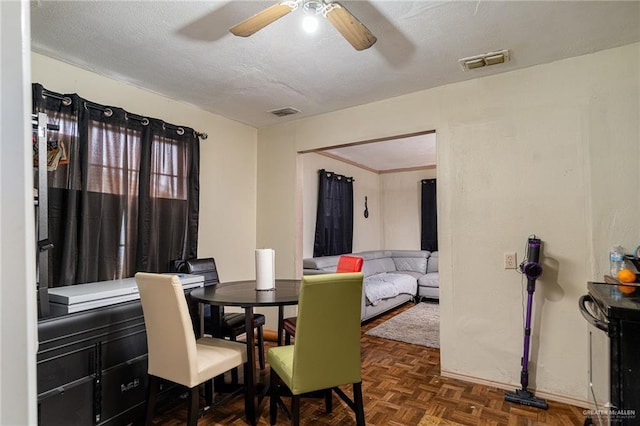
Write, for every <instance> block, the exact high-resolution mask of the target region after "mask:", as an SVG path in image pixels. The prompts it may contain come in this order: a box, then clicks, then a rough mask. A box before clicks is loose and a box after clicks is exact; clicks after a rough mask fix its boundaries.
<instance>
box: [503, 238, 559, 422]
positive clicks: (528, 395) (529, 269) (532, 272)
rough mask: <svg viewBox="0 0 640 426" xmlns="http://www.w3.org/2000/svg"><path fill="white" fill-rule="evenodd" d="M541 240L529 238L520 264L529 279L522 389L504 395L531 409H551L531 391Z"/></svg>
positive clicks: (508, 399) (521, 269) (521, 374)
mask: <svg viewBox="0 0 640 426" xmlns="http://www.w3.org/2000/svg"><path fill="white" fill-rule="evenodd" d="M540 244H541V243H540V239H538V238H536V236H535V235H533V236H531V237H529V242H528V245H527V260H526V261H523V262H522V263H521V264H520V271H521V272H522V273H523V274H524V275H525V276H526V277H527V293H528V296H527V316H526V322H525V326H524V354H523V355H522V359H521V364H522V371H521V372H520V384H521V385H522V389H516V391H515V392H506V393H505V394H504V399H505V401H508V402H515V403H518V404H522V405H528V406H530V407H536V408H542V409H543V410H546V409H547V408H549V406H548V405H547V402H546V401H545V400H544V399H541V398H536V397H535V396H534V395H533V392H531V391H529V390H528V389H527V387H528V386H529V343H530V340H531V307H532V306H533V292H534V291H535V289H536V279H538V277H540V275H542V265H541V264H540V263H539V259H540Z"/></svg>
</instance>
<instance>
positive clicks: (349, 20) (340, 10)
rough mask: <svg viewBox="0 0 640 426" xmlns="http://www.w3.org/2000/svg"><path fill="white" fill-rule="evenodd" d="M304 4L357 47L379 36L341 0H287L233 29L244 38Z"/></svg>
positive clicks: (361, 47)
mask: <svg viewBox="0 0 640 426" xmlns="http://www.w3.org/2000/svg"><path fill="white" fill-rule="evenodd" d="M300 5H302V8H303V10H304V11H305V12H306V13H308V14H314V15H322V16H324V17H325V18H327V20H329V22H331V25H333V26H334V28H335V29H336V30H338V32H339V33H340V34H342V36H343V37H344V38H345V39H346V40H347V41H348V42H349V43H351V45H352V46H353V47H354V48H355V49H356V50H365V49H368V48H370V47H371V46H373V44H374V43H375V42H376V40H377V39H376V37H375V36H374V35H373V34H371V31H369V29H368V28H367V27H365V26H364V24H362V23H361V22H360V21H358V19H357V18H356V17H355V16H353V15H352V14H351V12H349V11H348V10H347V9H346V8H345V7H344V6H342V5H341V4H340V3H337V2H331V3H326V2H325V1H324V0H283V1H280V2H278V3H276V4H274V5H272V6H270V7H268V8H266V9H265V10H263V11H262V12H258V13H256V14H255V15H253V16H252V17H250V18H248V19H245V20H244V21H242V22H241V23H239V24H238V25H235V26H234V27H232V28H231V29H230V30H229V31H231V33H232V34H234V35H237V36H240V37H249V36H250V35H252V34H254V33H255V32H257V31H259V30H261V29H262V28H264V27H266V26H267V25H269V24H271V23H273V22H275V21H276V20H278V19H280V18H282V17H283V16H285V15H286V14H288V13H289V12H293V11H294V10H296V9H297V8H298V7H299V6H300Z"/></svg>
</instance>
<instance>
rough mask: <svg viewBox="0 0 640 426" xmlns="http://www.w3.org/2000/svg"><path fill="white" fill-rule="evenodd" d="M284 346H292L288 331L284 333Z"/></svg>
mask: <svg viewBox="0 0 640 426" xmlns="http://www.w3.org/2000/svg"><path fill="white" fill-rule="evenodd" d="M284 344H285V345H290V344H291V335H290V334H289V332H288V331H287V330H285V331H284Z"/></svg>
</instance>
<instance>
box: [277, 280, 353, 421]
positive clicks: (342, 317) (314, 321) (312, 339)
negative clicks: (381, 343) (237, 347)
mask: <svg viewBox="0 0 640 426" xmlns="http://www.w3.org/2000/svg"><path fill="white" fill-rule="evenodd" d="M362 280H363V275H362V273H359V272H357V273H344V274H327V275H310V276H304V277H302V284H301V287H300V299H299V303H298V320H297V325H296V339H295V341H294V344H293V345H288V346H278V347H273V348H270V349H269V352H268V353H267V360H268V362H269V365H270V367H271V386H270V397H271V399H270V420H271V424H272V425H274V424H276V418H277V411H278V405H280V406H282V407H284V404H283V403H282V400H281V396H282V394H289V395H291V396H292V398H291V413H290V416H291V420H292V424H293V425H298V424H300V398H301V397H302V396H305V394H310V393H312V392H314V393H316V392H317V391H324V396H325V404H326V411H327V412H329V413H330V412H331V410H332V391H334V392H335V393H336V394H337V395H338V396H339V397H340V398H342V399H343V400H344V401H345V402H346V403H347V405H348V406H349V407H350V408H351V409H352V410H353V411H354V412H355V417H356V424H357V425H364V424H365V420H364V405H363V400H362V378H361V374H360V370H361V362H360V361H361V358H360V357H361V355H360V309H361V301H362ZM349 384H351V385H353V400H352V399H350V398H349V397H348V396H347V395H346V394H345V393H344V392H343V391H342V390H341V389H340V388H339V386H343V385H349ZM287 388H288V391H287Z"/></svg>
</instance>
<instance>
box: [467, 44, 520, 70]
mask: <svg viewBox="0 0 640 426" xmlns="http://www.w3.org/2000/svg"><path fill="white" fill-rule="evenodd" d="M509 59H510V58H509V49H505V50H498V51H496V52H489V53H484V54H482V55H476V56H470V57H468V58H462V59H459V60H458V62H460V65H461V66H462V70H463V71H469V70H472V69H476V68H482V67H488V66H490V65H497V64H503V63H505V62H508V61H509Z"/></svg>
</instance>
